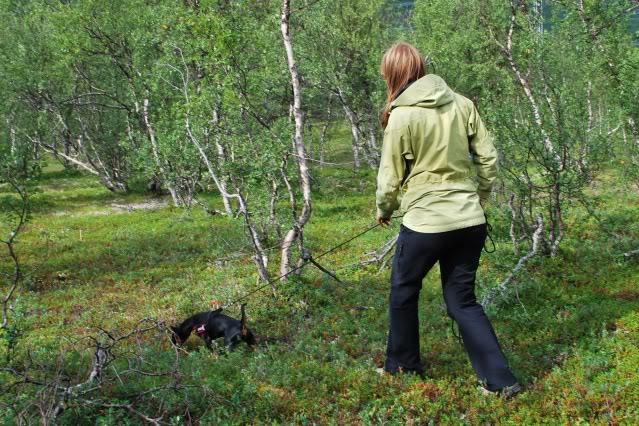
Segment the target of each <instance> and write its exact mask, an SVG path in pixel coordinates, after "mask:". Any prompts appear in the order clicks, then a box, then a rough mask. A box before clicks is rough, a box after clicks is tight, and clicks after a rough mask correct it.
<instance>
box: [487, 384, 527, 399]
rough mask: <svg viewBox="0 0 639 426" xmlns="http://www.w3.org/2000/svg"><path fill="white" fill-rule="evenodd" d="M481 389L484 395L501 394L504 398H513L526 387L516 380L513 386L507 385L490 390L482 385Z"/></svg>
mask: <svg viewBox="0 0 639 426" xmlns="http://www.w3.org/2000/svg"><path fill="white" fill-rule="evenodd" d="M481 391H482V392H483V393H484V395H499V396H501V397H502V398H504V399H512V398H514V397H515V396H517V395H519V394H520V393H522V392H523V391H524V388H523V387H522V386H521V385H520V384H519V383H517V382H515V384H514V385H512V386H506V387H503V388H501V389H497V390H494V391H491V390H488V389H486V388H485V387H484V386H483V385H482V386H481Z"/></svg>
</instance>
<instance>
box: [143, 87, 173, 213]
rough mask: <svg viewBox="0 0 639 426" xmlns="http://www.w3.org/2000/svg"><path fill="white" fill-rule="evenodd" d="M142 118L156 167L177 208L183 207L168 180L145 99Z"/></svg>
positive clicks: (147, 102)
mask: <svg viewBox="0 0 639 426" xmlns="http://www.w3.org/2000/svg"><path fill="white" fill-rule="evenodd" d="M142 118H143V121H144V128H145V130H146V132H147V135H148V137H149V142H151V152H152V153H153V159H154V160H155V165H156V166H157V168H158V170H159V171H160V173H161V174H162V178H163V180H164V184H165V185H166V187H167V189H168V190H169V193H170V194H171V198H172V199H173V204H174V205H175V206H176V207H180V206H181V205H182V201H181V200H180V197H179V194H178V192H177V190H176V188H175V186H174V185H173V184H172V183H171V182H168V181H167V179H166V176H167V172H166V169H165V168H164V165H163V164H162V159H161V158H160V152H159V148H158V144H157V139H156V136H155V130H154V129H153V126H152V125H151V120H150V119H149V99H148V98H144V100H143V102H142Z"/></svg>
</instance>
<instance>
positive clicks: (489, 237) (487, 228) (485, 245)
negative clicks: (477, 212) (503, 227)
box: [484, 212, 497, 254]
mask: <svg viewBox="0 0 639 426" xmlns="http://www.w3.org/2000/svg"><path fill="white" fill-rule="evenodd" d="M484 217H485V218H486V239H487V241H490V244H492V245H493V248H492V250H488V247H487V241H484V251H485V252H486V253H488V254H492V253H494V252H495V250H497V246H496V245H495V240H493V237H492V235H490V234H491V232H493V226H492V225H491V224H490V222H489V221H488V215H487V214H486V212H484Z"/></svg>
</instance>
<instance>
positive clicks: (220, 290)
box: [0, 129, 639, 424]
mask: <svg viewBox="0 0 639 426" xmlns="http://www.w3.org/2000/svg"><path fill="white" fill-rule="evenodd" d="M336 132H337V133H336V134H334V135H333V136H334V137H338V138H341V139H345V138H346V137H347V134H343V133H344V132H343V129H337V131H336ZM347 157H348V146H347V145H345V144H341V145H339V149H336V150H335V151H333V152H332V155H331V156H330V161H339V160H344V159H345V158H347ZM314 174H315V176H316V182H317V183H318V184H317V185H316V187H315V193H314V203H315V204H314V213H313V218H312V220H311V222H310V224H309V225H308V227H307V231H306V241H307V244H308V246H309V248H310V249H311V250H312V251H313V252H315V253H319V252H321V251H324V250H326V249H327V248H330V247H332V246H334V245H335V244H337V243H338V242H340V241H342V240H344V239H346V238H348V237H349V236H350V235H353V234H355V233H357V232H359V231H361V230H362V229H364V228H365V227H366V226H369V225H370V224H371V223H372V222H373V220H374V204H373V203H374V181H375V173H374V172H373V171H370V170H358V171H353V170H352V169H351V168H349V167H329V168H322V169H318V170H315V171H314ZM618 183H619V182H618V177H617V175H616V174H615V173H614V170H613V171H611V172H609V173H607V174H606V175H604V176H602V178H601V180H600V182H599V183H598V184H597V185H593V188H594V189H593V190H592V194H591V195H592V196H593V197H596V198H597V200H598V203H599V210H598V211H599V212H600V213H599V215H600V220H601V221H602V223H601V224H600V223H599V222H597V221H596V220H594V219H593V218H592V217H590V216H589V215H588V214H587V213H586V212H585V210H584V209H582V208H580V207H579V206H574V208H572V209H571V210H570V211H569V214H568V221H567V226H568V237H567V238H566V240H565V241H564V243H563V246H562V249H561V255H560V256H559V257H557V258H555V259H534V260H533V261H532V262H531V263H530V264H529V265H528V267H527V272H526V273H524V274H522V275H521V276H520V277H519V278H518V279H517V280H516V289H517V295H516V296H517V297H515V294H514V293H510V294H509V295H508V296H506V297H504V298H501V299H500V300H499V303H498V304H496V305H495V306H492V307H491V308H490V309H489V315H490V317H491V319H492V321H493V325H494V327H495V329H496V331H497V334H498V335H499V337H500V340H501V343H502V346H503V347H504V350H505V352H506V353H507V356H508V358H509V360H510V363H511V366H512V368H513V370H514V372H515V374H516V375H517V376H518V377H519V379H520V381H521V382H522V383H523V384H524V385H525V386H526V387H527V389H528V390H527V392H525V393H524V394H523V395H521V396H520V397H518V398H517V399H515V400H513V401H504V400H501V399H499V398H496V397H491V396H484V395H482V394H481V393H480V392H479V391H478V390H477V386H476V381H475V378H474V375H473V371H472V369H471V367H470V364H469V362H468V360H467V357H466V354H465V353H464V351H463V350H462V348H461V347H460V346H459V343H458V342H457V340H456V339H455V338H454V337H453V336H452V334H451V332H450V322H449V320H448V317H447V316H446V312H445V309H444V306H443V302H442V297H441V289H440V284H439V272H438V270H437V267H436V268H435V269H434V270H433V271H432V272H431V273H430V274H429V276H428V277H427V279H426V281H425V282H424V288H423V291H422V296H421V304H420V323H421V330H422V333H421V336H422V342H421V344H422V355H423V358H424V362H425V364H426V366H427V373H428V374H427V375H428V377H427V378H426V379H423V380H422V379H418V378H415V377H405V376H400V377H388V376H379V375H377V374H376V373H375V372H374V369H375V367H376V366H378V365H380V363H381V362H382V361H383V358H384V347H385V338H386V330H387V327H388V316H387V305H386V304H387V297H388V285H389V284H388V282H389V271H388V270H384V271H383V272H381V273H378V267H372V266H371V267H362V266H357V264H358V263H359V262H360V261H361V260H362V258H363V253H365V252H367V251H371V250H374V249H376V248H378V247H380V246H381V245H382V244H383V243H384V242H385V241H386V240H388V239H389V238H390V237H391V236H392V235H393V233H394V232H396V231H397V228H396V226H397V224H395V228H394V229H390V230H381V229H377V230H375V231H373V232H370V233H368V234H366V236H365V237H363V238H361V239H359V240H356V241H354V242H353V243H351V244H350V245H348V246H347V247H345V248H344V249H342V250H340V251H338V252H336V253H333V254H330V255H329V256H327V257H326V258H324V259H322V263H323V264H325V265H326V266H328V267H330V268H332V269H335V270H337V273H338V275H339V276H340V277H341V278H342V279H343V280H344V281H345V283H344V284H343V285H342V284H338V283H336V282H334V281H332V280H330V279H329V278H328V277H326V276H323V275H322V274H321V273H319V272H318V271H317V270H314V269H312V268H309V267H307V268H305V270H304V273H303V274H302V277H301V278H300V279H297V280H293V281H291V282H289V283H287V284H284V285H282V286H281V288H280V290H279V291H280V297H279V299H278V301H274V300H273V299H272V298H271V297H270V296H269V294H268V292H265V293H260V294H258V295H257V296H256V297H255V298H253V299H251V300H250V301H249V305H248V313H249V317H250V322H251V324H250V325H251V327H252V329H253V330H254V331H255V333H256V334H257V335H258V336H260V337H262V338H270V339H272V342H271V343H269V344H266V345H262V346H260V348H259V349H258V350H257V351H254V352H248V351H244V350H241V351H238V352H235V353H231V354H224V353H223V351H221V350H216V351H214V352H213V353H210V352H208V351H206V350H205V349H204V348H203V347H202V345H201V344H200V342H199V341H197V339H191V340H190V341H189V342H188V344H187V350H188V351H189V355H188V356H186V357H184V358H183V359H182V364H181V366H180V371H182V372H183V374H184V379H183V380H184V381H183V383H184V384H187V385H188V384H189V383H191V384H204V385H206V387H207V388H208V389H209V390H210V395H209V394H207V395H203V394H202V393H201V392H199V391H196V390H193V391H191V390H189V388H184V389H182V390H180V391H177V390H175V391H173V392H168V391H167V392H165V393H163V394H162V396H161V399H162V404H163V405H162V409H166V410H167V411H168V414H167V416H166V418H165V419H164V420H165V421H168V422H171V423H173V424H182V423H183V422H186V419H187V418H188V417H189V416H191V418H195V419H198V421H199V422H201V423H202V424H215V423H219V424H237V423H260V424H262V423H273V424H281V423H295V424H311V423H316V424H380V423H383V424H481V423H489V424H540V423H548V424H566V423H570V424H576V423H582V424H634V423H635V422H636V419H637V418H639V408H638V404H637V401H638V400H639V371H638V369H637V366H638V365H639V349H638V348H639V314H638V311H639V288H638V287H637V282H638V279H639V269H638V268H637V265H636V263H631V262H627V261H624V260H622V258H621V257H620V256H619V254H620V253H622V252H623V251H627V250H629V249H631V248H635V247H633V244H636V242H637V241H638V240H639V220H637V219H639V218H638V217H637V206H639V197H638V196H637V194H634V193H627V192H623V191H617V190H616V189H614V188H615V185H618ZM31 189H32V192H33V196H32V199H31V201H32V215H31V218H30V221H29V223H28V225H27V227H26V228H25V232H24V234H23V235H22V237H21V238H20V243H19V245H18V251H19V254H20V257H21V259H22V262H23V267H24V269H25V270H26V271H28V272H29V271H31V273H30V274H29V275H28V279H27V280H26V281H25V283H24V286H25V287H24V290H23V291H21V292H20V294H19V302H18V309H17V311H18V317H17V319H18V327H19V337H18V343H17V344H15V345H14V346H12V349H13V350H14V351H15V354H14V355H13V356H14V357H17V358H20V357H24V356H26V353H27V351H31V354H32V355H31V356H33V357H36V358H37V357H40V358H41V359H47V357H49V358H51V357H52V356H53V354H56V353H58V352H59V350H60V348H62V347H65V345H68V344H69V342H70V341H71V340H72V339H74V338H79V337H82V336H86V335H95V334H96V330H97V328H98V327H103V328H105V329H108V330H112V331H113V332H115V333H116V334H122V333H124V332H126V331H127V330H130V329H131V327H133V326H134V324H135V323H136V322H137V321H138V320H140V319H141V318H144V317H156V318H160V319H162V320H165V321H167V322H168V323H174V322H178V321H179V320H181V319H183V318H184V317H186V316H188V315H190V314H191V313H193V312H195V311H199V310H204V309H207V308H208V306H209V302H210V301H211V300H222V301H226V300H229V299H232V298H234V297H236V296H237V295H239V294H242V293H244V292H246V291H248V290H251V289H253V288H254V287H255V285H256V271H255V267H254V265H253V263H252V261H251V250H250V246H249V245H248V244H247V240H246V237H245V235H244V230H243V227H242V224H241V222H240V221H239V220H233V219H230V218H227V217H223V216H208V215H206V214H205V213H203V212H201V211H199V210H193V211H184V210H179V209H174V208H171V207H164V208H160V209H156V210H143V211H132V212H128V211H126V210H122V209H119V210H118V209H113V208H112V207H111V204H114V203H115V204H131V203H137V202H143V201H148V199H149V198H150V197H149V196H148V195H146V194H144V193H140V192H138V193H133V194H130V195H126V196H123V195H119V194H113V193H110V192H109V191H107V190H106V189H104V188H103V187H101V186H100V185H99V183H97V182H96V181H95V180H94V179H93V178H92V177H90V176H84V175H79V174H70V173H67V172H64V171H62V170H61V169H59V168H56V167H54V166H50V167H48V168H46V169H45V170H44V173H43V175H42V177H41V178H40V179H39V180H38V181H37V182H33V183H32V188H31ZM491 216H492V217H493V218H494V222H495V223H494V226H495V229H496V231H495V233H496V237H497V240H498V241H500V240H505V239H507V238H506V237H507V226H508V223H507V214H506V212H505V210H503V209H501V208H500V207H493V208H492V215H491ZM602 224H603V225H602ZM604 227H605V230H604ZM611 233H613V234H615V235H617V237H612V236H611ZM497 247H498V250H497V252H496V253H495V254H492V255H484V257H483V261H482V265H481V267H480V271H479V285H480V288H479V290H478V291H479V292H480V294H481V292H482V291H484V289H486V288H490V287H492V286H494V285H496V283H498V282H499V281H500V280H501V279H503V278H504V277H505V276H506V274H508V272H509V271H510V269H511V268H512V266H513V264H514V263H515V262H516V257H515V256H514V255H513V253H512V252H511V250H510V247H509V245H508V244H506V243H498V244H497ZM273 255H275V253H273ZM4 266H6V264H4V263H3V267H4ZM275 268H276V262H275V259H274V261H273V270H274V271H275ZM236 311H237V308H236V307H233V308H230V309H229V314H231V315H236V314H237V312H236ZM159 337H160V338H158V336H151V335H149V336H148V337H147V338H146V340H142V341H141V342H138V344H139V347H138V348H139V350H141V351H143V352H144V353H147V354H148V357H149V358H150V359H153V360H154V361H155V362H156V363H157V365H160V366H169V365H172V364H171V363H172V362H173V359H174V358H173V357H174V352H173V351H172V350H171V347H170V345H169V342H168V341H167V340H166V339H164V338H163V336H159ZM7 342H9V339H8V338H7V336H6V335H5V336H4V338H3V339H0V354H2V355H3V357H4V354H5V353H6V352H7V351H8V350H9V348H8V343H7ZM91 356H92V355H91V353H90V352H88V351H84V352H82V351H79V352H78V354H77V356H75V358H74V357H72V356H70V357H69V358H68V359H67V360H66V361H65V369H66V371H67V374H69V375H70V376H74V377H75V376H77V377H82V376H83V375H86V373H87V369H88V368H89V366H90V360H91ZM118 362H121V360H120V361H118ZM116 364H117V362H116ZM187 373H188V374H187ZM4 379H7V380H8V379H9V376H7V375H5V376H4V377H3V376H0V380H4ZM159 380H160V379H159V378H152V377H147V378H143V379H140V380H137V381H126V378H125V380H124V381H123V382H122V384H121V385H120V386H115V385H112V386H110V387H108V388H105V389H102V390H101V392H102V397H103V398H108V399H110V400H113V401H124V402H132V401H133V402H135V401H136V400H135V399H134V398H132V397H131V396H130V395H132V394H135V393H136V392H138V393H139V392H142V391H144V389H148V387H150V386H153V385H157V384H158V383H160V382H159ZM21 389H24V392H25V393H24V394H23V396H22V397H21V398H23V399H24V400H25V401H28V400H29V399H30V398H35V397H36V395H35V394H34V393H33V391H32V390H31V391H29V390H28V388H21ZM211 395H213V396H211ZM2 398H6V396H0V401H1V400H2ZM187 401H188V402H187ZM25 403H26V402H25ZM154 404H155V405H154ZM157 404H159V402H158V401H157V400H156V401H155V402H154V400H153V399H151V400H145V401H144V402H141V403H140V405H139V407H138V408H139V409H140V410H141V411H145V410H155V409H157V410H159V409H160V408H159V406H158V405H157ZM0 407H1V406H0ZM12 415H13V414H12V412H10V411H9V410H4V411H0V423H1V422H2V420H1V419H3V418H4V420H5V421H6V422H7V423H12V422H14V421H16V419H15V418H14V417H12ZM140 421H141V420H140V419H139V418H137V417H135V416H133V415H130V414H128V413H127V412H124V411H122V410H116V409H111V410H109V409H97V408H95V407H93V408H91V407H82V406H79V407H75V408H74V409H70V410H68V411H66V412H65V413H64V414H63V416H62V417H61V418H60V423H61V424H72V423H75V424H138V423H139V422H140Z"/></svg>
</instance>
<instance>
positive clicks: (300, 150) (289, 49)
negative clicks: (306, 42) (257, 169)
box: [280, 0, 312, 275]
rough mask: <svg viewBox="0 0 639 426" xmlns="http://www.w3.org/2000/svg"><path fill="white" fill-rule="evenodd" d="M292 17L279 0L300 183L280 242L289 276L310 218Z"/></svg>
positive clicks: (283, 270) (288, 7) (284, 271)
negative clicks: (294, 213) (298, 206)
mask: <svg viewBox="0 0 639 426" xmlns="http://www.w3.org/2000/svg"><path fill="white" fill-rule="evenodd" d="M290 14H291V2H290V0H283V1H282V15H281V30H282V39H283V42H284V48H285V50H286V58H287V61H288V69H289V73H290V74H291V84H292V86H293V111H292V112H293V117H294V119H295V137H294V139H293V141H294V147H295V152H296V154H297V155H296V157H295V158H296V160H297V165H298V169H299V177H300V184H301V185H302V198H303V206H302V211H301V213H300V215H299V217H297V219H296V220H295V221H294V223H293V225H292V227H291V229H289V230H288V232H287V233H286V235H285V237H284V240H283V241H282V245H281V251H282V261H281V264H280V273H281V274H282V275H284V274H288V273H289V272H290V271H291V266H290V265H291V261H290V259H291V247H292V245H293V243H294V242H295V240H297V239H298V238H299V237H300V234H301V233H302V232H303V230H304V226H305V225H306V223H307V222H308V220H309V219H310V217H311V211H312V202H311V174H310V171H309V168H308V164H307V162H306V158H307V157H306V146H305V145H304V114H303V112H302V93H301V86H300V78H299V74H298V70H297V64H296V63H295V56H294V54H293V42H292V40H291V35H290V31H289V30H290V28H289V19H290Z"/></svg>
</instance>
